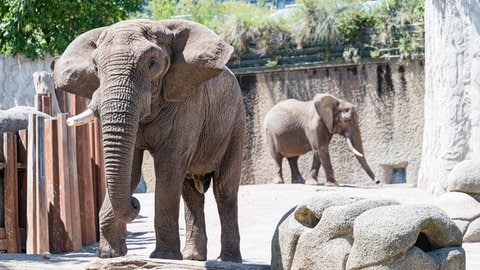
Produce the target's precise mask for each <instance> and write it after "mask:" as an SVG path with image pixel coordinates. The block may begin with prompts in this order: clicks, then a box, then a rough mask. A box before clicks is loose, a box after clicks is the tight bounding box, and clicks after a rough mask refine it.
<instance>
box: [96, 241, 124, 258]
mask: <svg viewBox="0 0 480 270" xmlns="http://www.w3.org/2000/svg"><path fill="white" fill-rule="evenodd" d="M127 251H128V249H127V245H126V244H125V241H120V243H117V245H115V247H113V246H112V245H110V244H109V243H108V242H107V240H105V238H104V237H100V242H99V243H98V250H97V256H98V257H99V258H102V259H105V258H115V257H120V256H125V255H127Z"/></svg>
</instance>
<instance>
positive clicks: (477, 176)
mask: <svg viewBox="0 0 480 270" xmlns="http://www.w3.org/2000/svg"><path fill="white" fill-rule="evenodd" d="M447 185H448V186H447V190H448V191H457V192H464V193H468V194H480V159H469V160H464V161H461V162H459V163H457V164H456V165H455V167H453V169H452V171H451V172H450V174H449V175H448V180H447Z"/></svg>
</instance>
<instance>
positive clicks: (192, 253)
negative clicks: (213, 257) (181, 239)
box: [182, 247, 207, 261]
mask: <svg viewBox="0 0 480 270" xmlns="http://www.w3.org/2000/svg"><path fill="white" fill-rule="evenodd" d="M182 254H183V259H184V260H192V261H206V260H207V251H206V250H205V251H203V252H202V251H199V250H197V249H196V248H190V247H188V248H187V247H185V248H184V249H183V250H182Z"/></svg>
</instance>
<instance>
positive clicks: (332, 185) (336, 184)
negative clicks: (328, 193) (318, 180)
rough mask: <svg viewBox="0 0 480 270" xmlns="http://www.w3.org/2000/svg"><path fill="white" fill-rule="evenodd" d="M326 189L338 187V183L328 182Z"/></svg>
mask: <svg viewBox="0 0 480 270" xmlns="http://www.w3.org/2000/svg"><path fill="white" fill-rule="evenodd" d="M325 186H326V187H338V186H339V185H338V182H337V181H326V182H325Z"/></svg>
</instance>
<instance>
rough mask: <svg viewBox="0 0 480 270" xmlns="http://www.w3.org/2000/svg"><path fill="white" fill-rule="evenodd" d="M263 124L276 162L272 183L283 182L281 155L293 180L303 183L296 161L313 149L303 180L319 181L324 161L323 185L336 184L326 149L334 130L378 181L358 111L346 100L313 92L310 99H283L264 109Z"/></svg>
mask: <svg viewBox="0 0 480 270" xmlns="http://www.w3.org/2000/svg"><path fill="white" fill-rule="evenodd" d="M264 128H265V132H266V137H267V144H268V148H269V151H270V154H271V156H272V157H273V159H274V160H275V165H276V173H275V177H274V180H273V181H274V183H277V184H278V183H284V180H283V175H282V160H283V158H287V160H288V162H289V165H290V169H291V172H292V183H305V179H304V178H303V177H302V175H301V174H300V172H299V170H298V164H297V161H298V158H299V156H301V155H303V154H305V153H307V152H309V151H310V150H313V163H312V167H311V170H310V173H309V175H308V177H307V180H306V183H307V184H311V185H317V184H318V181H317V176H318V170H319V168H320V165H323V169H324V170H325V176H326V178H327V181H326V182H325V185H338V183H337V181H336V180H335V177H334V174H333V169H332V163H331V161H330V153H329V149H328V146H329V144H330V141H331V140H332V136H333V134H341V135H342V136H344V137H345V138H346V141H347V145H348V147H349V148H350V150H351V151H352V152H353V153H354V154H355V157H356V158H357V160H358V162H359V163H360V165H361V166H362V168H363V169H364V170H365V172H366V173H367V174H368V176H369V177H370V178H371V179H372V180H373V181H375V182H376V183H378V181H376V180H375V175H374V173H373V172H372V170H371V169H370V167H369V166H368V163H367V160H366V159H365V157H364V155H363V153H364V152H363V144H362V137H361V135H360V127H359V125H358V115H357V112H356V109H355V107H354V106H353V105H352V104H351V103H349V102H346V101H344V100H341V99H338V98H336V97H334V96H332V95H329V94H316V95H315V96H314V98H313V100H311V101H299V100H295V99H288V100H284V101H281V102H279V103H278V104H276V105H275V106H274V107H273V108H272V109H270V111H269V112H268V113H267V115H266V117H265V122H264Z"/></svg>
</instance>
